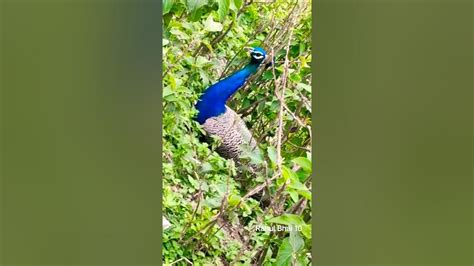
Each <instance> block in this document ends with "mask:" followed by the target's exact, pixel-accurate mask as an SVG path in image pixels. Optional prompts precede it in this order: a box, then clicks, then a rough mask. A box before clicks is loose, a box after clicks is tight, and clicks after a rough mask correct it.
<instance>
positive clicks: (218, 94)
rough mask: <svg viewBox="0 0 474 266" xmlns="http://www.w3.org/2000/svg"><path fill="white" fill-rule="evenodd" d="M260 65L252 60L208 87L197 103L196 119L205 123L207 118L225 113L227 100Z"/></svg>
mask: <svg viewBox="0 0 474 266" xmlns="http://www.w3.org/2000/svg"><path fill="white" fill-rule="evenodd" d="M258 66H259V64H256V63H253V62H251V63H250V64H248V65H247V66H245V67H244V68H243V69H241V70H239V71H237V72H235V73H234V74H232V75H230V76H229V77H227V78H225V79H223V80H221V81H219V82H217V83H215V84H214V85H212V86H210V87H209V88H207V89H206V90H205V91H204V94H203V95H201V97H200V98H199V100H198V102H197V104H196V109H197V110H198V111H199V114H198V116H197V118H196V120H197V121H198V122H199V123H200V124H204V122H206V119H208V118H210V117H215V116H219V115H220V114H222V113H224V112H225V104H226V102H227V100H228V99H229V98H230V96H232V95H233V94H234V93H235V92H236V91H237V90H238V89H240V88H241V87H242V86H243V85H244V83H245V81H246V80H247V78H248V77H249V76H250V75H252V74H254V73H255V72H256V71H257V69H258Z"/></svg>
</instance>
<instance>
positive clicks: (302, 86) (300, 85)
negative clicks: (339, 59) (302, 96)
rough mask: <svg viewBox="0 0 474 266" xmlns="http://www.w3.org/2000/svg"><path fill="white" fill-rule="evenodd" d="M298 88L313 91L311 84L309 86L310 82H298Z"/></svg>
mask: <svg viewBox="0 0 474 266" xmlns="http://www.w3.org/2000/svg"><path fill="white" fill-rule="evenodd" d="M296 88H298V89H303V90H305V91H307V92H309V93H311V86H309V85H308V84H304V83H298V84H296Z"/></svg>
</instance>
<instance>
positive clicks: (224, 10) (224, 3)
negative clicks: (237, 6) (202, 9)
mask: <svg viewBox="0 0 474 266" xmlns="http://www.w3.org/2000/svg"><path fill="white" fill-rule="evenodd" d="M217 3H218V4H219V9H217V14H218V15H219V21H220V22H223V21H224V19H225V18H226V16H227V14H228V13H229V5H230V0H217Z"/></svg>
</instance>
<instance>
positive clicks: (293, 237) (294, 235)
mask: <svg viewBox="0 0 474 266" xmlns="http://www.w3.org/2000/svg"><path fill="white" fill-rule="evenodd" d="M290 245H291V247H292V248H293V252H294V253H297V252H298V251H300V250H301V249H302V248H303V246H304V240H303V238H301V235H300V233H299V232H298V230H296V228H295V227H294V226H292V227H291V230H290Z"/></svg>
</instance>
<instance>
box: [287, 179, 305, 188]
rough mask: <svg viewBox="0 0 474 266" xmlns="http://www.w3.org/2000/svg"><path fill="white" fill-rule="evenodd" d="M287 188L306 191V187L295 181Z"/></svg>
mask: <svg viewBox="0 0 474 266" xmlns="http://www.w3.org/2000/svg"><path fill="white" fill-rule="evenodd" d="M288 187H289V188H292V189H295V190H308V187H306V186H305V185H304V184H302V183H301V182H300V181H297V180H295V181H293V182H291V183H290V184H289V185H288Z"/></svg>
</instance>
